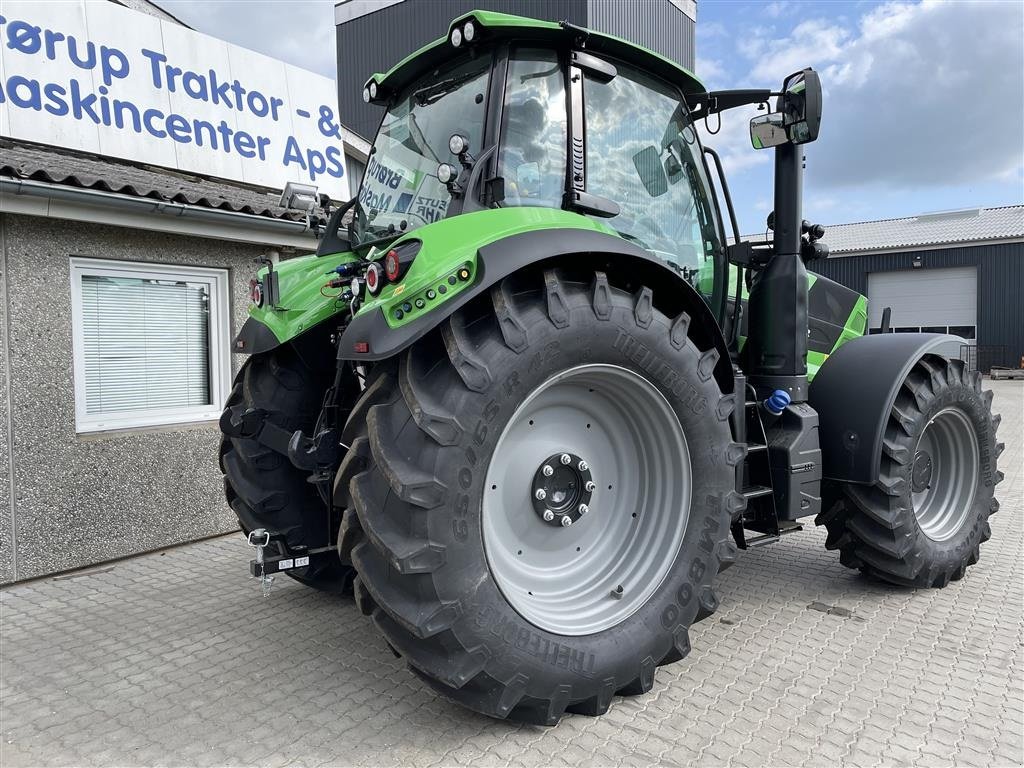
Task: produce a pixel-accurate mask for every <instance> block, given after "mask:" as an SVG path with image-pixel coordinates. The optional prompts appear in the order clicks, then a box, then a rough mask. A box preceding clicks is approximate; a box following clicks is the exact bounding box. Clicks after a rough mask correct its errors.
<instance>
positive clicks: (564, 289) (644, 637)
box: [339, 271, 743, 725]
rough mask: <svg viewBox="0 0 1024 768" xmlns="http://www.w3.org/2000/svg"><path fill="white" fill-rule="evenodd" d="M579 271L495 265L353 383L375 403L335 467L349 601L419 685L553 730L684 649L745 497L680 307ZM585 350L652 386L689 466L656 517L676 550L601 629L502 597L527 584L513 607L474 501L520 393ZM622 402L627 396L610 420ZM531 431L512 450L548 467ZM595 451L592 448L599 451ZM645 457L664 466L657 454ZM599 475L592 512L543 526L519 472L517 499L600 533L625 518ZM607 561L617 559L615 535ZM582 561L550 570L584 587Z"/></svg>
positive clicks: (707, 609) (604, 469)
mask: <svg viewBox="0 0 1024 768" xmlns="http://www.w3.org/2000/svg"><path fill="white" fill-rule="evenodd" d="M581 278H582V279H577V281H572V280H569V279H567V278H565V277H563V276H560V275H559V274H557V273H555V272H551V271H549V272H547V273H545V274H544V277H543V280H542V279H541V276H540V274H534V275H532V276H531V275H526V276H515V277H514V278H511V279H508V280H506V281H504V282H503V283H502V284H500V285H499V286H497V287H495V288H494V289H492V294H491V300H492V301H491V303H490V304H487V305H484V304H477V305H471V306H470V307H468V308H466V309H465V310H462V311H460V312H459V313H457V314H456V315H455V316H453V317H452V318H451V319H450V320H447V321H445V322H444V323H443V325H442V327H441V328H440V329H439V331H438V332H436V333H434V334H433V335H432V336H430V337H428V338H426V339H424V340H422V341H420V342H417V344H415V345H414V346H413V347H412V348H411V349H410V350H408V351H407V352H405V353H403V354H402V355H401V357H400V360H399V361H398V364H397V366H395V367H393V368H391V369H388V370H383V371H378V372H377V376H376V377H375V378H372V379H371V383H370V384H369V385H368V387H367V395H366V397H368V398H375V402H374V405H373V406H372V407H370V408H369V412H368V416H367V418H366V420H365V424H361V425H357V427H361V429H357V431H359V432H360V434H359V435H358V436H356V437H355V439H354V440H353V443H352V446H353V448H352V450H351V451H350V454H349V458H347V460H346V462H345V463H343V465H342V468H341V470H339V476H342V475H345V474H346V473H347V476H349V477H351V478H352V479H351V482H350V483H349V494H350V496H351V498H352V501H353V504H352V509H350V510H349V511H347V512H346V517H345V521H344V522H343V524H342V540H343V542H347V546H349V547H350V548H351V553H352V554H351V556H352V562H353V565H354V566H355V569H356V571H357V578H356V581H355V585H354V589H355V595H356V600H357V602H358V604H359V606H360V608H361V609H362V610H363V612H364V613H367V614H368V615H371V616H372V617H373V621H374V623H375V624H376V626H377V627H378V629H379V630H380V631H381V632H382V633H383V635H384V637H385V639H386V641H387V643H388V644H389V646H390V647H391V648H392V650H394V651H395V652H396V653H398V654H401V655H402V656H404V657H405V659H406V661H407V662H408V664H409V666H410V668H411V669H412V671H413V672H414V673H415V674H417V675H418V676H419V677H421V678H422V679H423V680H424V681H425V682H426V683H427V684H428V685H430V686H431V687H432V688H433V689H434V690H436V691H438V692H440V693H442V694H443V695H445V696H447V697H449V698H451V699H453V700H454V701H456V702H458V703H460V704H462V705H464V706H466V707H469V708H470V709H473V710H475V711H477V712H480V713H483V714H486V715H489V716H492V717H498V718H508V719H512V720H519V721H523V722H530V723H539V724H549V725H550V724H554V723H557V722H558V720H559V718H560V717H561V716H562V715H563V714H564V713H565V712H566V711H568V712H573V713H580V714H587V715H600V714H602V713H604V712H605V711H606V710H607V709H608V707H609V705H610V703H611V701H612V698H613V697H614V696H615V695H616V694H619V695H634V694H640V693H645V692H647V691H648V690H650V688H651V687H652V685H653V683H654V673H655V669H656V668H657V667H658V666H659V665H662V664H666V663H669V662H672V661H677V660H679V659H681V658H683V657H684V656H685V655H686V654H687V653H688V652H689V650H690V641H689V634H688V629H689V627H690V626H691V624H693V623H694V622H695V621H699V620H700V619H702V618H704V617H706V616H708V615H710V614H711V613H712V612H713V611H714V610H715V609H716V607H717V605H718V598H717V597H716V596H715V593H714V591H713V589H712V579H713V577H714V576H715V575H716V574H717V573H718V570H719V567H720V565H721V564H722V563H724V562H729V561H731V560H733V559H734V558H735V554H736V549H735V546H734V545H733V544H732V542H731V541H730V539H729V529H730V521H731V519H732V515H733V514H734V513H738V511H739V510H740V509H741V508H742V506H743V499H742V497H741V496H740V495H739V494H737V493H736V492H735V469H734V467H735V465H736V464H737V463H738V462H739V461H740V460H742V457H743V448H742V446H740V445H738V444H736V443H733V442H732V438H731V431H730V427H729V421H728V419H729V414H730V413H731V411H732V409H733V407H734V400H733V397H732V396H731V395H729V396H723V395H722V392H721V390H720V389H719V386H718V384H717V382H716V380H715V378H714V375H713V370H714V368H715V364H716V362H717V360H718V354H717V352H715V351H714V350H708V351H703V352H702V351H701V350H699V349H698V348H697V347H696V346H695V345H694V343H693V341H692V340H691V339H690V338H689V336H688V325H689V317H688V316H687V315H686V314H685V313H683V314H681V315H680V316H679V317H677V318H676V319H675V320H671V319H669V318H667V317H665V316H664V315H663V314H661V313H660V312H659V311H658V310H657V309H655V308H654V307H653V304H652V293H651V291H650V289H648V288H641V289H640V290H639V291H637V293H636V294H634V295H630V294H628V293H626V292H625V291H622V290H619V289H617V288H614V287H611V286H610V285H609V284H608V282H607V279H606V277H605V275H604V274H602V273H596V274H595V273H590V275H589V279H588V278H585V277H583V276H581ZM583 280H587V281H586V282H584V281H583ZM594 364H602V365H603V366H604V367H606V368H607V367H611V366H614V367H616V368H617V369H620V370H624V371H628V372H630V374H631V375H633V374H635V377H636V378H637V379H640V378H641V377H642V378H643V379H644V380H645V381H646V382H648V383H649V384H650V385H651V386H652V387H653V388H654V389H655V390H656V391H657V392H658V393H660V394H659V397H662V398H663V399H664V402H665V404H666V406H667V407H669V408H670V410H669V411H668V414H669V418H670V419H677V420H678V424H679V427H680V428H681V432H682V434H683V435H685V441H686V444H688V445H689V446H690V450H689V452H688V457H689V462H690V466H689V467H679V468H678V474H682V473H683V472H684V471H689V473H690V478H691V481H690V483H691V484H690V486H688V491H687V493H686V495H685V496H684V497H681V498H682V501H681V502H680V504H681V508H678V509H675V510H666V513H667V514H668V517H667V518H666V517H663V518H662V521H663V522H664V521H665V520H669V521H670V522H669V523H668V524H667V528H668V529H669V534H667V535H678V536H679V539H678V541H679V544H678V546H677V548H676V549H675V551H674V552H672V553H670V554H669V555H668V557H670V558H671V560H670V562H668V563H666V564H665V565H666V566H667V567H666V568H665V573H664V575H663V576H658V578H659V579H660V581H658V582H657V583H655V584H654V585H653V586H652V588H651V590H650V594H649V596H647V597H645V598H644V600H643V601H642V602H639V603H637V604H636V605H635V608H634V609H633V610H632V612H631V613H629V615H624V616H618V615H614V614H607V615H604V614H601V615H603V616H604V620H603V624H605V625H607V624H608V622H609V621H614V622H615V623H614V624H613V625H611V626H603V627H602V628H600V629H598V630H596V631H587V630H586V626H585V625H584V624H579V625H573V624H571V623H569V624H566V625H565V627H564V628H562V629H561V631H554V629H553V627H556V626H557V619H556V618H552V617H551V616H550V615H544V614H543V612H540V614H538V613H537V612H534V613H532V614H531V613H530V612H529V611H524V610H519V609H517V608H516V607H515V605H516V604H518V605H520V607H521V606H522V602H521V601H522V599H524V598H527V597H528V596H527V594H526V593H527V590H526V588H525V587H523V589H522V594H521V595H519V598H520V601H519V602H518V603H517V602H516V601H514V600H510V599H509V598H508V597H506V593H507V592H508V591H509V590H510V589H515V588H516V586H517V585H516V584H515V583H512V582H509V580H508V579H506V580H505V581H504V583H501V582H500V580H499V578H498V575H497V574H498V573H499V570H498V569H496V568H495V565H494V562H495V561H494V559H493V557H489V549H488V547H491V548H493V547H495V546H497V543H496V541H495V539H494V538H493V537H492V538H488V532H487V519H488V515H490V514H491V511H489V510H492V507H490V506H488V505H490V504H492V502H489V501H486V499H487V498H488V495H487V494H488V493H489V492H491V491H493V490H494V488H495V487H496V486H497V485H498V483H499V482H501V481H500V480H498V481H495V476H494V475H492V474H489V470H490V469H492V468H494V467H495V466H496V465H494V464H492V458H493V456H494V455H495V451H496V449H497V446H498V445H499V443H500V441H501V440H503V439H504V437H503V436H504V434H505V432H506V428H507V427H508V425H509V424H510V423H512V421H513V419H514V418H515V415H516V414H517V413H519V409H520V406H522V405H523V404H524V403H526V402H528V401H529V400H530V397H531V393H536V392H539V391H542V389H543V387H544V386H546V384H547V383H550V382H551V381H552V380H554V379H553V377H557V376H558V375H560V374H563V373H564V372H566V371H572V370H577V369H578V368H580V367H583V366H586V367H592V366H593V365H594ZM583 386H584V387H585V386H586V383H585V382H584V385H583ZM593 386H595V387H600V386H602V384H600V383H594V385H593ZM584 391H585V389H584ZM599 391H600V390H599ZM608 401H609V403H614V398H611V397H609V399H608ZM566 402H569V403H572V402H573V401H572V400H571V398H567V399H566ZM566 407H571V406H566ZM581 407H583V406H582V405H581ZM357 409H359V406H357ZM599 410H600V409H595V410H594V413H595V414H597V415H596V416H595V418H594V423H593V427H594V429H593V433H595V442H596V440H597V439H598V437H599V435H597V433H598V432H599V431H600V428H601V426H602V425H601V424H599V423H598V418H599V417H600V416H601V414H600V413H599ZM624 415H625V409H623V412H622V413H619V414H618V415H617V416H616V417H615V418H622V417H624ZM630 415H632V416H639V413H632V414H630ZM648 418H654V415H653V413H652V414H648ZM584 421H585V420H584ZM548 437H549V438H550V437H551V434H550V433H549V435H548ZM542 442H543V441H541V440H538V441H536V442H522V443H520V444H519V448H518V451H519V453H520V454H521V458H520V459H518V461H521V462H523V463H529V465H530V466H529V472H528V475H533V473H534V470H535V469H537V470H538V472H539V468H540V467H541V465H542V464H543V462H544V461H545V459H544V456H541V455H540V454H541V453H543V454H545V455H547V452H548V447H544V448H542V447H541V444H542ZM360 446H361V447H362V448H360ZM580 450H581V451H583V452H586V451H589V450H591V449H590V448H588V447H587V446H583V447H581V449H580ZM538 451H539V452H540V453H538ZM593 453H594V456H599V454H598V452H597V450H596V447H595V448H594V449H593ZM534 454H537V455H534ZM577 458H579V457H577ZM646 458H647V459H649V462H648V463H650V464H651V465H653V466H656V467H658V468H659V469H660V468H661V467H660V464H656V463H655V457H653V456H647V457H646ZM595 461H597V460H596V459H595ZM514 463H515V461H511V462H508V463H507V464H503V465H502V466H503V467H506V466H511V465H512V464H514ZM576 463H577V462H576V461H574V462H573V464H574V465H575V464H576ZM499 469H501V467H499ZM584 471H585V470H584ZM611 471H612V468H610V467H608V466H601V465H595V466H594V467H593V476H594V479H595V480H597V479H598V478H601V479H602V482H603V485H602V486H601V487H600V488H598V489H596V490H595V491H594V496H593V505H592V507H591V509H590V511H589V512H587V513H586V516H585V517H579V518H577V519H576V520H575V522H573V523H572V524H571V527H569V526H565V527H559V526H558V525H557V524H556V525H554V526H549V525H548V523H545V522H544V521H543V519H542V517H541V516H540V515H539V513H538V512H537V511H536V510H535V509H534V507H533V506H532V505H531V491H530V487H528V484H526V486H527V487H523V488H522V493H521V494H520V495H519V497H517V498H518V504H519V506H518V507H517V510H518V512H519V513H520V514H521V515H522V516H523V518H522V519H523V521H525V522H527V523H528V524H529V525H532V526H535V527H537V530H540V531H541V532H542V533H547V534H548V535H549V536H550V539H551V540H552V541H555V540H560V541H563V542H565V541H568V539H565V538H564V537H567V536H572V535H575V534H577V533H578V535H581V536H582V535H586V534H587V526H588V524H590V525H591V531H593V530H595V528H594V526H597V528H596V530H598V531H600V530H601V526H602V525H603V524H604V523H607V522H608V521H611V520H612V519H613V518H614V516H615V514H616V513H617V512H624V514H625V516H626V518H629V516H630V511H631V510H632V509H633V507H631V506H628V505H627V504H626V503H624V502H622V503H620V499H624V498H627V493H626V491H625V490H623V491H622V493H621V495H613V494H612V493H611V492H608V491H607V490H606V486H607V484H608V483H609V482H610V480H609V472H611ZM622 479H623V486H627V485H629V484H630V482H634V483H636V484H644V483H646V484H647V485H645V486H644V488H646V491H645V492H646V493H647V495H646V496H643V498H644V499H645V500H646V502H647V504H648V506H649V507H652V506H655V505H656V503H657V502H656V501H655V500H656V499H658V498H661V499H671V498H673V497H671V496H670V495H669V494H668V493H667V491H665V490H664V489H663V488H655V487H653V486H654V485H655V484H656V483H655V478H654V477H653V476H652V475H650V474H647V475H641V476H640V478H639V479H636V478H628V477H624V478H622ZM664 480H665V482H666V483H671V482H674V480H670V479H668V478H665V479H664ZM616 487H618V486H616ZM602 490H604V495H602V494H601V491H602ZM616 493H618V492H617V491H616ZM659 493H663V494H664V495H662V496H660V497H659V496H658V494H659ZM513 496H515V494H513ZM628 498H632V497H628ZM513 501H514V499H513ZM620 507H621V509H620ZM671 513H674V517H673V514H671ZM602 515H604V516H605V517H602ZM652 515H653V512H652ZM685 515H688V521H687V522H684V520H686V518H685V517H684V516H685ZM635 522H636V523H637V525H639V524H640V522H641V521H639V520H637V521H635ZM673 526H675V529H673ZM676 529H678V533H677V532H676ZM635 530H638V531H639V530H642V528H636V529H635ZM535 532H536V531H535ZM509 535H511V534H509ZM506 543H507V542H506ZM524 549H525V546H524ZM570 549H573V547H571V546H570ZM655 550H656V548H655V547H652V551H655ZM602 551H603V550H602ZM607 551H609V552H611V551H612V550H611V549H609V550H607ZM490 554H491V555H493V554H494V553H493V552H490ZM512 555H513V556H514V555H515V550H514V548H513V550H512ZM622 556H623V557H629V556H630V555H629V554H628V552H627V551H626V550H625V549H624V550H623V551H622ZM643 567H644V566H643V564H642V563H640V564H639V565H637V569H638V570H637V571H635V573H641V571H642V569H643ZM609 569H610V567H609ZM593 571H594V572H593V573H592V574H590V576H588V575H587V574H586V573H585V571H584V570H583V569H576V570H575V571H571V570H570V571H566V573H570V572H571V573H572V574H573V578H577V579H580V580H581V581H584V580H586V579H587V578H593V579H594V583H595V584H597V582H598V581H599V580H600V579H603V578H605V577H606V576H608V575H609V574H608V573H605V572H604V570H603V569H602V568H601V567H596V568H594V569H593ZM537 572H538V574H539V576H538V577H537V584H539V585H540V588H548V589H557V588H558V585H557V584H556V585H555V586H554V587H552V586H551V582H550V581H548V582H545V581H544V575H545V574H548V575H550V569H545V568H540V567H538V568H537ZM610 572H611V571H610V570H609V573H610ZM642 572H643V573H646V571H642ZM623 581H624V583H625V584H627V587H628V589H627V594H626V599H627V600H628V599H629V598H630V596H631V594H632V593H631V592H630V591H629V589H635V590H636V591H638V592H640V591H642V590H643V589H644V587H645V586H646V585H644V584H641V583H639V582H641V581H642V578H641V579H633V580H632V581H629V580H628V579H623ZM533 588H534V589H538V587H533ZM612 591H614V589H613V590H612ZM530 594H532V592H531V593H530ZM539 594H540V593H538V595H539ZM604 594H606V595H607V593H604ZM574 599H575V598H573V597H572V596H571V595H570V596H568V597H567V598H566V603H567V604H566V608H567V611H568V610H570V609H573V608H575V607H576V604H575V603H574V602H573V600H574ZM607 601H608V602H609V603H613V604H614V603H615V598H614V597H613V596H611V595H607ZM623 603H625V600H624V601H623ZM598 610H600V609H598ZM527 615H530V616H532V619H528V618H527V617H526V616H527ZM538 615H540V618H539V619H538ZM595 615H598V614H595ZM552 622H555V624H552ZM599 623H602V622H599ZM545 626H547V627H548V628H545Z"/></svg>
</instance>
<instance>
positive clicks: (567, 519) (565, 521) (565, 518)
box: [562, 515, 572, 528]
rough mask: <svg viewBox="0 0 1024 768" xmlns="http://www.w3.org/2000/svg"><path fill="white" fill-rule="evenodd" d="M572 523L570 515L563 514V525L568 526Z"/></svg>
mask: <svg viewBox="0 0 1024 768" xmlns="http://www.w3.org/2000/svg"><path fill="white" fill-rule="evenodd" d="M570 525H572V518H571V517H569V516H568V515H562V527H563V528H568V527H569V526H570Z"/></svg>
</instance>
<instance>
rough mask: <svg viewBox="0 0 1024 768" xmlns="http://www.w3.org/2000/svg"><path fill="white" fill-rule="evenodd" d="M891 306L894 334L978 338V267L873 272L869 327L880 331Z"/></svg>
mask: <svg viewBox="0 0 1024 768" xmlns="http://www.w3.org/2000/svg"><path fill="white" fill-rule="evenodd" d="M885 307H892V321H891V325H892V328H893V330H894V331H897V332H911V331H914V332H916V331H924V332H925V333H953V334H956V335H957V336H963V337H964V338H967V339H974V338H975V337H976V336H977V330H976V329H977V326H978V270H977V267H956V268H953V269H913V270H905V271H901V272H872V273H871V274H869V275H868V327H869V328H871V329H872V330H876V329H878V328H879V327H880V326H881V324H882V310H883V309H885Z"/></svg>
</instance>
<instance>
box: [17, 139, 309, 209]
mask: <svg viewBox="0 0 1024 768" xmlns="http://www.w3.org/2000/svg"><path fill="white" fill-rule="evenodd" d="M0 176H8V177H11V178H16V179H31V180H33V181H43V182H49V183H51V184H61V185H64V186H69V187H79V188H81V189H96V190H100V191H103V192H114V193H117V194H122V195H130V196H132V197H145V198H150V199H152V200H160V201H162V202H169V203H183V204H186V205H196V206H201V207H203V208H216V209H220V210H224V211H233V212H235V213H248V214H251V215H253V216H267V217H269V218H274V219H287V220H292V221H298V220H300V219H302V218H303V216H302V214H301V213H300V212H298V211H291V210H288V209H286V208H282V207H281V206H279V205H278V204H277V203H278V200H279V199H280V195H279V193H276V192H263V191H260V190H258V189H253V188H251V187H245V186H242V185H238V184H231V183H230V182H225V181H214V180H211V179H206V178H203V177H201V176H195V175H190V174H184V173H178V172H175V171H169V170H165V169H160V168H154V167H150V166H140V165H137V164H133V163H129V162H125V161H121V160H115V159H112V158H100V157H96V156H94V155H85V154H81V153H77V152H69V151H66V150H63V149H56V148H54V147H46V146H41V145H36V144H26V143H23V142H17V141H12V140H10V139H3V140H0Z"/></svg>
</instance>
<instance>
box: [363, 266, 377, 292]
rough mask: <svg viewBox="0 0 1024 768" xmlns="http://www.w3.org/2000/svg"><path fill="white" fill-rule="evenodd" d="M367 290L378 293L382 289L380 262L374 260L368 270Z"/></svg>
mask: <svg viewBox="0 0 1024 768" xmlns="http://www.w3.org/2000/svg"><path fill="white" fill-rule="evenodd" d="M366 290H368V291H369V292H370V293H374V294H375V293H377V291H379V290H380V264H378V263H377V262H374V263H373V264H371V265H370V266H369V267H368V268H367V270H366Z"/></svg>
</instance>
